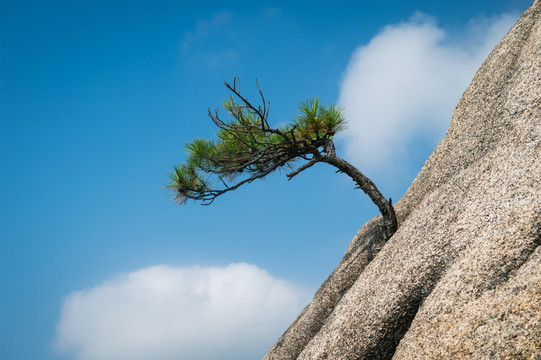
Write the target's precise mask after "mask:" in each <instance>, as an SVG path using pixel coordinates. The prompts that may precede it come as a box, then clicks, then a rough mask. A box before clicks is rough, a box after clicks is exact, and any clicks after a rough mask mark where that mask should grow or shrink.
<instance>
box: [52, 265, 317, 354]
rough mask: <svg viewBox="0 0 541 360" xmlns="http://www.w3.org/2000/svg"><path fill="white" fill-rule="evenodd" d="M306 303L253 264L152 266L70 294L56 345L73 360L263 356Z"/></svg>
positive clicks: (288, 285)
mask: <svg viewBox="0 0 541 360" xmlns="http://www.w3.org/2000/svg"><path fill="white" fill-rule="evenodd" d="M308 301H309V296H308V293H307V292H306V290H304V289H301V288H299V287H298V286H296V285H293V284H291V283H288V282H286V281H282V280H278V279H275V278H273V277H271V276H270V275H269V274H268V273H267V272H265V271H264V270H261V269H259V268H257V267H256V266H253V265H248V264H242V263H239V264H232V265H229V266H227V267H223V268H218V267H210V268H203V267H191V268H176V267H170V266H154V267H149V268H145V269H142V270H138V271H135V272H132V273H129V274H127V275H123V276H119V277H117V278H115V279H113V280H110V281H106V282H104V283H102V284H101V285H98V286H96V287H93V288H91V289H88V290H85V291H77V292H74V293H72V294H71V295H69V296H67V298H66V299H65V301H64V303H63V305H62V308H61V316H60V320H59V323H58V325H57V334H56V339H55V344H56V348H57V350H58V351H59V352H60V353H67V354H72V355H73V356H74V358H75V359H77V360H148V359H153V360H182V359H187V360H202V359H208V360H225V359H235V360H241V359H254V358H258V357H259V358H261V357H262V356H263V355H264V354H265V352H266V351H267V350H268V349H269V348H270V346H272V343H273V342H274V341H276V340H277V338H278V337H279V336H280V335H281V333H282V332H283V331H284V330H285V328H286V327H287V326H288V325H289V323H290V322H291V321H292V320H293V319H294V318H295V316H296V315H297V314H298V313H299V311H300V310H301V309H302V307H303V306H304V305H306V304H307V303H308Z"/></svg>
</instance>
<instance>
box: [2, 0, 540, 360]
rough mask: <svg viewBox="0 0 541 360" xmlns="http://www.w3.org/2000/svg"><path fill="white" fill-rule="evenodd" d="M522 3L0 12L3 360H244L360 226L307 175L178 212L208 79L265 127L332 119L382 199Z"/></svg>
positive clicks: (199, 133)
mask: <svg viewBox="0 0 541 360" xmlns="http://www.w3.org/2000/svg"><path fill="white" fill-rule="evenodd" d="M530 4H531V1H529V0H528V1H526V0H524V1H522V0H491V1H462V0H458V1H446V2H436V1H408V2H404V1H394V0H390V1H386V2H374V1H356V2H353V1H340V0H338V1H333V2H329V1H297V2H292V1H288V2H279V1H274V2H267V1H262V2H259V3H257V4H256V3H253V2H246V1H230V2H227V3H223V2H213V1H207V2H200V3H197V4H196V2H193V1H192V2H180V1H177V2H173V1H152V2H150V1H147V2H145V1H131V2H120V1H77V2H73V1H65V2H64V1H48V2H37V1H24V0H22V1H21V0H19V1H2V2H1V3H0V165H1V169H2V176H1V177H0V186H1V189H2V190H1V192H0V229H1V237H0V241H1V245H2V251H1V252H0V280H1V284H2V291H1V292H0V337H1V338H2V345H1V346H0V358H2V359H9V360H27V359H28V360H30V359H32V360H34V359H75V360H85V359H93V360H100V359H116V360H123V359H132V360H133V359H138V358H141V359H150V358H152V359H158V360H160V359H218V360H220V359H221V360H225V359H251V358H257V357H261V356H262V355H263V354H264V353H265V352H266V350H267V348H268V347H270V346H271V345H272V343H273V342H274V341H275V340H276V339H277V337H278V336H279V335H280V334H281V332H282V331H283V330H285V328H286V327H287V325H288V324H289V322H290V321H291V320H292V319H293V318H294V316H295V315H296V313H297V312H298V311H299V310H300V309H301V308H302V306H304V305H305V304H306V303H307V301H309V298H310V297H311V296H312V294H313V292H314V291H315V290H316V289H317V287H318V286H319V284H320V283H321V282H322V281H323V280H324V279H325V278H326V276H327V275H328V274H329V273H330V272H331V271H332V270H333V269H334V267H335V266H336V265H337V264H338V262H339V260H340V258H341V256H342V255H343V253H344V251H345V249H346V248H347V245H348V243H349V241H350V240H351V238H352V237H353V235H354V234H355V233H356V231H357V229H358V228H359V227H360V226H361V225H362V224H363V223H364V222H365V221H366V220H368V219H370V218H371V217H373V216H375V215H377V209H376V208H375V206H374V205H373V204H371V203H370V201H369V199H368V197H366V196H365V195H364V194H362V193H361V192H360V191H358V190H357V191H355V190H354V189H353V186H352V183H351V181H349V180H348V179H346V178H344V177H343V176H340V175H336V174H334V171H333V170H332V169H329V168H326V167H325V166H323V165H322V166H317V167H314V168H313V169H310V170H309V171H307V172H305V173H303V174H301V175H299V176H298V177H296V178H295V179H294V180H293V181H291V182H288V181H287V180H286V179H285V176H284V174H276V175H274V176H270V177H269V178H267V179H266V180H265V181H260V182H257V183H253V184H250V185H249V186H246V187H245V188H243V189H241V190H239V191H236V192H235V193H230V194H227V195H225V196H223V197H222V198H219V199H217V200H216V202H215V203H214V204H213V205H212V206H208V207H205V206H200V205H199V204H196V203H189V204H188V205H186V206H183V207H176V206H175V205H174V203H172V202H171V201H169V197H168V194H167V192H166V191H164V190H163V186H164V185H165V183H166V182H167V173H168V172H169V171H170V169H171V168H172V165H173V164H176V163H178V162H181V161H182V160H183V159H184V152H183V147H184V144H185V143H187V142H189V141H191V140H192V139H193V138H194V137H209V138H211V137H212V136H213V135H214V130H215V129H214V128H213V124H212V123H211V122H210V120H209V119H208V118H207V117H206V112H207V108H208V107H212V108H214V107H216V106H218V105H219V104H220V102H221V100H222V99H224V98H225V97H227V96H228V94H227V92H226V90H225V88H224V87H223V85H222V80H232V79H233V78H234V77H235V76H238V77H240V79H241V83H242V87H243V89H245V91H246V93H247V94H248V95H250V94H253V90H254V86H253V85H254V80H255V79H256V78H257V79H258V81H259V83H260V85H261V87H262V89H263V91H264V93H265V96H266V97H267V99H269V100H270V101H271V113H270V120H271V123H274V124H279V123H283V122H286V121H289V120H291V119H292V118H293V117H294V116H295V115H296V111H297V110H296V108H297V105H298V104H299V102H301V101H303V100H304V99H306V98H309V97H313V96H319V97H320V98H321V100H322V101H323V102H325V103H331V102H338V103H339V104H341V105H343V106H345V108H346V112H347V114H348V119H349V122H350V127H349V129H348V130H347V131H346V132H345V133H344V134H343V135H342V136H341V137H339V138H338V139H337V146H338V152H339V153H340V154H342V155H343V157H344V158H346V159H348V160H350V161H351V162H353V163H354V164H355V165H358V166H359V167H360V168H361V170H365V171H366V174H367V175H368V176H369V177H371V178H373V180H374V181H375V182H376V183H377V184H379V185H380V187H381V190H382V192H383V193H384V195H385V196H387V197H392V198H393V199H395V201H396V200H398V199H399V198H400V197H401V196H402V195H403V193H404V191H405V190H406V189H407V187H408V186H409V184H410V183H411V181H412V180H413V178H414V177H415V175H416V174H417V172H418V170H419V169H420V167H421V166H422V164H423V162H424V161H425V160H426V158H427V156H428V155H429V154H430V152H431V151H432V150H433V148H434V147H435V146H436V144H437V143H438V141H439V140H441V138H442V137H443V136H444V134H445V131H446V129H447V126H448V124H449V122H450V119H451V115H452V110H453V108H454V106H455V104H456V102H457V101H458V99H459V98H460V95H461V93H462V92H463V91H464V90H465V88H466V86H467V85H468V84H469V82H470V81H471V78H472V77H473V75H474V73H475V71H476V69H477V68H478V67H479V65H480V64H481V62H482V61H483V59H484V58H485V57H486V56H487V55H488V53H489V51H490V50H491V48H492V47H493V46H494V45H495V44H496V43H497V42H498V41H499V39H500V38H501V37H502V36H503V34H505V32H506V31H507V30H508V29H509V28H510V26H511V25H512V24H513V23H514V21H516V19H517V17H518V16H519V15H520V14H521V13H522V12H523V11H524V10H525V9H526V8H527V7H528V6H529V5H530ZM164 314H165V315H164ZM102 320H103V321H102ZM104 321H105V322H107V323H106V324H104ZM179 324H181V325H179ZM143 329H144V330H145V331H143ZM139 330H141V331H139ZM114 334H116V335H118V334H123V336H113V335H114ZM209 339H210V340H209ZM242 339H244V340H242ZM243 341H248V343H249V344H250V346H248V345H247V344H246V343H244V342H243ZM136 344H138V345H137V346H135V345H136ZM240 349H242V351H241V350H240ZM134 351H135V353H134ZM138 356H139V357H138Z"/></svg>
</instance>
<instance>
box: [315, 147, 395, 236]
mask: <svg viewBox="0 0 541 360" xmlns="http://www.w3.org/2000/svg"><path fill="white" fill-rule="evenodd" d="M324 149H325V152H326V153H327V155H321V154H319V155H318V156H317V157H318V159H317V160H318V161H321V162H325V163H327V164H330V165H333V166H334V167H336V168H337V169H338V170H339V171H340V172H343V173H345V174H347V175H349V177H350V178H351V179H352V180H353V181H355V183H356V184H357V185H358V188H359V189H361V190H362V191H364V192H365V193H366V194H367V195H368V196H370V199H371V200H372V202H373V203H374V204H376V206H377V207H378V209H379V211H380V213H381V215H382V217H383V220H382V226H381V230H382V235H383V240H385V241H387V240H388V239H389V238H390V237H391V236H393V234H394V233H395V232H396V230H397V229H398V221H397V220H396V214H395V212H394V208H393V205H392V199H389V200H387V199H385V198H384V197H383V195H382V194H381V192H380V191H379V189H378V188H377V187H376V185H375V184H374V183H373V182H372V180H370V179H369V178H367V177H366V176H365V175H364V174H363V173H362V172H360V171H359V170H358V169H357V168H356V167H355V166H353V165H351V164H350V163H349V162H347V161H345V160H344V159H341V158H340V157H338V156H336V151H335V148H334V143H333V142H332V141H331V140H328V141H327V142H326V144H325V145H324Z"/></svg>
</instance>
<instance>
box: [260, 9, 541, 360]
mask: <svg viewBox="0 0 541 360" xmlns="http://www.w3.org/2000/svg"><path fill="white" fill-rule="evenodd" d="M395 209H396V212H397V215H398V218H399V222H400V228H399V229H398V231H397V232H396V233H395V235H394V236H393V237H392V238H391V239H390V240H389V241H388V242H387V243H386V244H382V243H381V242H379V240H378V239H379V238H380V236H379V230H378V223H379V221H380V219H379V218H375V219H373V220H371V221H370V222H368V223H367V224H366V225H364V226H363V227H362V228H361V229H360V230H359V232H358V234H357V235H356V236H355V238H354V239H353V241H352V242H351V244H350V246H349V248H348V250H347V252H346V254H345V256H344V258H343V259H342V261H341V263H340V264H339V266H338V267H337V268H336V270H335V271H334V272H333V273H332V274H331V275H330V276H329V278H328V279H327V280H326V281H325V282H324V283H323V285H322V286H321V288H320V289H319V290H318V292H317V293H316V295H315V297H314V299H313V301H312V302H311V303H310V304H309V305H308V306H307V307H306V308H305V309H304V311H303V312H302V313H301V314H300V315H299V316H298V318H297V319H296V320H295V322H294V323H293V324H292V325H291V326H290V327H289V329H287V331H286V332H285V333H284V335H283V336H282V337H281V338H280V339H279V340H278V342H277V343H276V344H275V345H274V346H273V347H272V349H271V350H270V351H269V353H268V354H267V355H266V356H265V360H288V359H304V360H317V359H336V360H347V359H391V358H392V359H541V246H540V245H541V0H536V1H535V2H534V3H533V5H532V6H531V7H530V8H529V9H528V10H527V11H526V12H525V13H524V14H523V16H522V17H521V18H520V19H519V20H518V22H517V23H516V24H515V26H514V27H513V28H512V29H511V30H510V31H509V33H508V34H507V35H506V36H505V37H504V39H503V40H502V41H501V43H500V44H499V45H498V46H497V47H496V48H495V49H494V51H493V52H492V54H491V55H490V56H489V57H488V59H487V60H486V61H485V63H484V64H483V65H482V67H481V68H480V69H479V71H478V72H477V74H476V76H475V78H474V79H473V81H472V83H471V85H470V86H469V88H468V89H467V90H466V92H465V93H464V95H463V97H462V99H461V100H460V102H459V103H458V105H457V107H456V109H455V113H454V115H453V119H452V122H451V126H450V128H449V131H448V133H447V136H446V137H445V139H443V140H442V142H441V143H440V144H439V145H438V147H437V148H436V149H435V150H434V152H433V153H432V155H431V156H430V157H429V158H428V160H427V161H426V163H425V165H424V166H423V168H422V169H421V171H420V173H419V175H418V176H417V178H416V179H415V180H414V182H413V183H412V185H411V187H410V189H409V190H408V191H407V193H406V194H405V195H404V197H403V198H402V199H401V200H400V201H399V202H398V203H397V204H396V205H395Z"/></svg>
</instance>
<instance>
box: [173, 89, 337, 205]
mask: <svg viewBox="0 0 541 360" xmlns="http://www.w3.org/2000/svg"><path fill="white" fill-rule="evenodd" d="M225 86H226V87H227V89H228V90H229V91H231V93H232V95H231V96H230V97H229V99H227V100H226V101H224V102H223V108H224V110H225V111H226V112H227V114H228V115H229V117H228V119H227V120H222V119H221V118H220V115H219V112H218V110H216V111H214V112H212V111H210V109H209V116H210V118H211V119H212V121H213V122H214V124H215V125H216V126H217V127H218V132H217V134H216V140H208V139H201V138H198V139H195V140H193V141H192V142H191V143H188V144H186V149H185V150H186V154H187V158H186V160H185V163H182V164H180V165H178V166H175V167H174V168H173V171H172V172H171V173H170V175H169V179H170V181H169V184H168V185H167V188H168V189H169V190H171V192H172V193H173V195H174V198H175V200H176V201H177V202H178V203H180V204H184V203H186V202H187V201H188V200H189V199H192V200H200V201H202V202H203V204H210V203H212V202H213V201H214V199H215V198H216V197H217V196H219V195H222V194H223V193H225V192H228V191H232V190H235V189H237V188H238V187H239V186H242V185H244V184H246V183H249V182H252V181H253V180H256V179H260V178H263V177H265V176H267V175H268V174H270V173H272V172H274V171H276V170H280V169H283V168H287V169H291V168H293V167H294V163H295V162H296V161H298V160H306V161H308V162H309V163H313V162H315V159H316V158H317V157H318V156H320V155H321V152H322V151H323V152H325V151H326V149H325V148H326V147H327V145H328V143H329V141H331V140H332V138H333V137H334V136H335V134H336V133H338V132H339V131H341V130H343V129H345V127H346V120H345V117H344V115H343V110H342V108H340V107H338V106H336V105H330V106H325V105H322V104H320V101H319V99H318V98H315V99H310V100H308V101H305V102H303V103H302V104H300V105H299V115H297V116H296V118H295V119H294V121H292V122H291V123H289V124H287V125H285V126H281V127H275V128H271V127H270V126H269V123H268V113H269V103H267V102H266V101H265V98H264V97H263V94H262V92H261V90H260V89H259V86H257V88H258V90H259V94H260V96H261V104H260V105H259V106H257V107H256V106H254V105H252V103H251V102H249V101H248V100H247V99H246V98H244V97H243V96H242V95H241V94H240V92H239V90H238V86H237V81H235V82H234V83H233V86H231V85H230V84H228V83H225ZM309 166H311V165H309ZM309 166H306V165H304V167H303V166H301V167H300V168H299V169H301V170H299V169H297V170H296V171H294V172H293V173H291V174H289V176H288V177H289V178H292V177H293V176H294V175H296V174H297V173H298V172H300V171H302V170H304V168H307V167H309Z"/></svg>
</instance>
